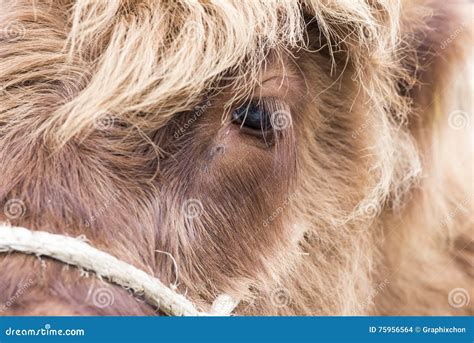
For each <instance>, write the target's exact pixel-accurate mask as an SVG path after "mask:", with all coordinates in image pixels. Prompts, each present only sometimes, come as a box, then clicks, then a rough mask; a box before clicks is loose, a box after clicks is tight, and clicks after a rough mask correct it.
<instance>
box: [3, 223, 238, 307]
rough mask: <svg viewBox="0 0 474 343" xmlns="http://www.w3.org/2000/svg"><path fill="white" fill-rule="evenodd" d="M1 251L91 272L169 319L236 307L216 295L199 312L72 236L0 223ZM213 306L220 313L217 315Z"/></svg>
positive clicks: (146, 276) (154, 280) (140, 273)
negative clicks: (209, 305) (210, 306)
mask: <svg viewBox="0 0 474 343" xmlns="http://www.w3.org/2000/svg"><path fill="white" fill-rule="evenodd" d="M1 252H22V253H25V254H34V255H37V256H48V257H51V258H54V259H56V260H59V261H61V262H64V263H67V264H70V265H74V266H77V267H80V268H83V269H85V270H88V271H92V272H94V273H95V274H97V275H98V276H100V277H104V278H106V279H107V280H108V281H109V282H111V283H114V284H117V285H119V286H121V287H124V288H126V289H132V290H133V291H134V292H136V293H138V294H143V296H144V297H145V299H146V301H147V302H148V303H149V304H151V305H153V306H155V307H156V308H159V309H160V310H161V311H163V312H164V313H166V314H167V315H171V316H208V315H220V316H225V315H229V314H230V313H231V312H232V311H233V310H234V308H235V306H236V305H237V302H235V305H234V306H229V305H228V306H222V305H219V302H221V301H222V296H219V297H218V298H217V299H216V302H217V306H213V310H212V313H206V312H201V311H198V310H197V309H196V307H195V306H194V305H193V303H192V302H191V301H189V300H188V299H186V298H185V297H184V296H182V295H180V294H178V293H176V292H175V291H173V290H172V289H170V288H169V287H167V286H165V285H164V284H163V283H162V282H161V281H160V280H159V279H157V278H155V277H153V276H151V275H149V274H147V273H145V272H144V271H142V270H140V269H138V268H135V267H134V266H132V265H130V264H128V263H125V262H123V261H120V260H119V259H117V258H116V257H114V256H112V255H110V254H108V253H106V252H103V251H100V250H98V249H96V248H94V247H92V246H91V245H89V244H87V243H86V242H84V241H82V240H80V239H77V238H73V237H68V236H63V235H57V234H52V233H48V232H44V231H31V230H28V229H25V228H22V227H14V226H10V225H9V224H5V223H0V253H1ZM214 305H216V304H214ZM216 307H217V308H220V309H221V311H218V313H216V311H215V309H216Z"/></svg>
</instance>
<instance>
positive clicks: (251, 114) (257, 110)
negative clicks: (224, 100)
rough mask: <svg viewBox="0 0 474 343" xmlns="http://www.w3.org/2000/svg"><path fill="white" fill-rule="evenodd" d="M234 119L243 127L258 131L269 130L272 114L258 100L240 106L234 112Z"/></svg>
mask: <svg viewBox="0 0 474 343" xmlns="http://www.w3.org/2000/svg"><path fill="white" fill-rule="evenodd" d="M232 121H233V122H234V123H236V124H239V125H241V126H243V127H246V128H248V129H252V130H258V131H267V130H269V129H270V128H271V126H272V125H271V115H270V113H269V112H268V111H267V110H266V109H265V108H264V106H263V105H260V104H258V103H256V102H251V103H248V104H245V105H243V106H240V107H239V108H237V109H236V110H235V111H234V112H233V113H232Z"/></svg>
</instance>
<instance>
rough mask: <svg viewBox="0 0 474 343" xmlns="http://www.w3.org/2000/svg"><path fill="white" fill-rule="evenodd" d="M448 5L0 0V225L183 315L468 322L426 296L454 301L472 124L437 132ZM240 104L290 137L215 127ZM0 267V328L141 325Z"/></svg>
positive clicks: (45, 265) (455, 18) (35, 275)
mask: <svg viewBox="0 0 474 343" xmlns="http://www.w3.org/2000/svg"><path fill="white" fill-rule="evenodd" d="M463 6H468V5H467V4H462V3H457V4H450V3H448V4H445V2H444V1H441V0H440V1H421V0H420V1H404V2H402V4H401V5H400V6H399V5H397V2H396V1H386V0H377V1H351V2H339V1H320V0H318V1H307V2H303V3H297V2H286V1H282V2H280V1H274V2H273V1H263V2H258V1H252V2H248V3H245V4H244V3H240V4H239V3H234V4H231V3H226V2H219V3H215V4H210V3H207V2H202V3H192V2H189V3H188V2H177V1H170V2H168V1H125V0H124V1H120V2H119V1H115V2H105V1H104V2H97V1H78V2H77V3H76V4H75V5H73V3H72V2H69V1H59V0H58V1H44V2H41V3H38V2H35V3H34V4H32V3H31V2H29V1H12V2H11V4H9V7H8V10H6V11H3V10H2V11H1V14H0V25H3V27H4V28H5V27H10V31H11V27H12V26H11V25H12V23H15V25H18V24H20V26H19V27H20V28H21V29H22V30H23V31H22V35H21V37H14V39H12V37H11V34H10V36H9V35H5V32H7V33H8V32H9V31H8V30H4V31H3V32H4V35H3V36H2V37H0V85H2V86H3V92H2V94H1V95H0V175H1V179H0V205H1V208H4V207H5V208H6V207H8V206H7V204H9V203H8V201H10V204H11V200H12V199H14V200H15V201H18V202H19V203H20V206H22V207H24V208H22V210H24V213H21V215H19V216H16V215H15V216H12V214H11V213H2V212H0V220H1V221H10V222H12V223H13V224H15V225H21V226H25V227H28V228H30V229H32V230H44V231H48V232H55V233H61V234H66V235H69V236H74V237H76V236H79V235H86V237H87V239H88V240H89V241H90V242H91V243H92V244H93V245H94V246H96V247H97V248H99V249H102V250H104V251H107V252H109V253H111V254H113V255H114V256H116V257H118V258H120V259H122V260H124V261H127V262H129V263H131V264H133V265H135V266H137V267H139V268H141V269H143V270H146V271H149V272H150V273H152V274H153V275H155V276H157V277H159V278H160V279H162V280H163V281H164V282H165V283H169V284H171V283H173V282H174V281H175V278H177V279H178V282H179V286H178V291H179V292H181V293H186V294H187V295H188V296H189V297H190V298H191V299H193V300H194V301H195V302H196V303H197V304H198V305H199V306H200V307H201V308H202V309H203V310H209V306H210V304H211V303H212V301H213V300H214V299H215V298H216V297H217V295H219V294H221V293H227V294H230V295H232V296H233V297H235V298H237V299H239V300H240V305H239V306H238V308H237V310H236V313H237V314H241V315H365V314H375V315H378V314H384V315H385V314H386V315H454V314H464V315H465V314H473V305H472V302H471V303H468V304H467V305H465V306H462V307H456V306H452V305H450V301H448V299H449V298H450V292H451V291H452V290H453V289H456V288H462V289H464V290H465V291H466V292H467V293H468V294H471V296H474V294H473V292H472V291H473V288H472V284H473V277H474V273H473V269H472V268H473V255H474V249H473V245H474V242H473V241H472V237H473V236H472V234H473V232H472V228H473V216H472V209H473V198H472V196H473V190H472V149H471V148H470V143H469V141H470V139H472V132H469V130H468V128H469V125H468V126H467V128H462V129H461V130H454V129H453V128H452V127H450V126H449V125H448V120H449V118H450V116H449V115H450V113H452V112H453V111H456V110H462V111H467V112H469V111H470V110H471V109H472V107H469V106H470V103H469V101H467V102H464V101H466V100H468V99H469V95H468V96H467V97H466V96H464V97H461V95H460V94H461V91H465V90H466V89H467V90H468V89H469V86H470V81H466V79H468V77H467V78H465V76H466V72H465V71H464V69H463V68H465V66H466V61H467V58H468V57H466V53H465V47H466V46H470V43H471V42H470V30H471V28H470V27H468V25H467V24H466V22H463V20H462V17H461V16H460V14H459V13H460V12H462V11H463V8H464V7H463ZM250 9H252V10H250ZM190 23H192V25H191V26H189V24H190ZM9 25H10V26H9ZM17 28H18V26H17ZM14 32H16V31H14ZM453 33H456V34H455V37H454V38H450V36H451V35H452V34H453ZM467 94H469V93H467ZM248 99H256V100H258V99H261V101H266V102H268V106H270V107H271V108H272V110H274V111H284V112H285V113H286V112H289V113H291V125H290V126H289V127H287V128H286V129H285V130H283V131H280V132H274V133H273V134H272V135H271V136H269V137H266V139H265V140H263V139H262V138H261V137H256V136H252V135H250V134H248V133H245V132H244V130H243V129H242V128H240V127H239V126H238V125H235V124H233V123H231V122H230V120H229V118H230V113H231V112H232V111H233V109H235V108H236V107H238V106H239V105H241V104H245V103H246V101H247V100H248ZM459 99H461V100H462V101H459ZM196 106H198V107H196ZM104 118H105V119H106V120H109V121H110V123H108V124H109V125H105V127H104V124H102V125H101V124H100V123H101V122H100V120H101V119H104ZM106 124H107V123H106ZM471 125H472V123H471ZM267 139H268V141H267ZM190 199H193V200H197V201H198V204H201V206H202V211H200V213H199V215H197V216H196V217H194V218H190V217H189V216H186V215H185V213H183V212H185V211H183V208H184V209H185V207H186V205H187V204H188V202H189V200H190ZM198 210H199V209H198ZM5 212H8V209H6V210H5ZM160 251H161V252H163V251H164V252H168V253H170V254H171V255H172V256H173V257H174V258H175V259H176V262H177V265H178V269H177V270H176V269H175V268H174V264H173V263H172V260H171V258H170V257H169V256H167V255H165V254H163V253H161V252H160ZM0 273H1V275H2V278H1V280H0V304H6V303H9V306H7V307H5V308H4V309H3V311H2V314H7V315H88V314H97V315H126V314H127V315H151V314H154V313H157V312H156V311H155V309H153V308H151V307H149V306H148V305H146V304H145V303H143V302H142V301H140V299H139V297H135V296H132V295H130V294H129V292H127V290H124V289H120V288H118V287H114V286H111V285H107V284H106V283H104V282H102V281H100V280H98V279H97V278H95V277H92V276H90V277H85V276H84V275H83V274H81V272H80V271H78V270H76V269H75V268H72V267H68V266H65V265H63V264H61V263H59V262H56V261H54V260H51V259H48V258H36V257H32V256H25V255H21V254H17V253H11V254H3V255H1V256H0ZM29 280H32V282H31V283H32V285H31V286H28V287H27V288H26V287H24V285H25V284H26V283H27V282H29ZM102 288H106V289H107V290H108V292H110V293H111V294H112V298H113V300H112V301H111V302H110V303H109V304H108V306H106V307H101V306H97V304H96V303H94V301H92V300H91V297H92V296H93V293H94V292H95V290H97V289H102ZM20 289H22V290H23V291H22V292H21V293H22V294H21V296H15V295H16V294H18V291H19V290H20ZM12 299H13V300H14V301H12ZM0 309H1V308H0Z"/></svg>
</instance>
